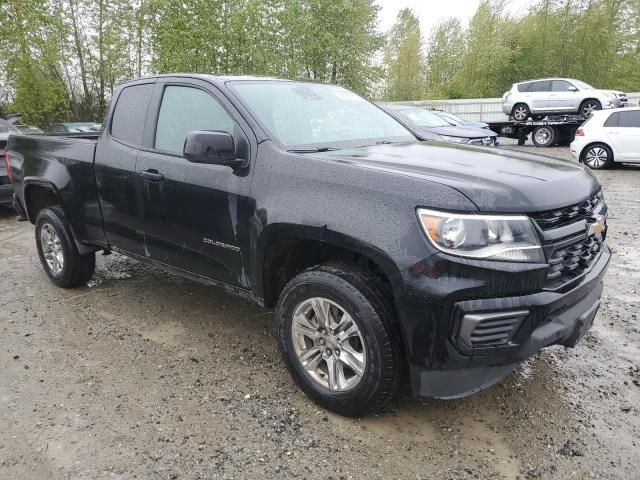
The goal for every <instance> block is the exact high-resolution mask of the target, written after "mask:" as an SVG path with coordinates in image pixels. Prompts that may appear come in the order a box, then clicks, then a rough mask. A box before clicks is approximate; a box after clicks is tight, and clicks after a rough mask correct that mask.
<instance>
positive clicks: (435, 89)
mask: <svg viewBox="0 0 640 480" xmlns="http://www.w3.org/2000/svg"><path fill="white" fill-rule="evenodd" d="M464 49H465V44H464V30H463V28H462V25H461V23H460V20H459V19H457V18H449V19H446V20H444V21H442V22H441V23H439V24H438V25H436V27H435V28H434V30H433V32H432V33H431V35H430V36H429V42H428V50H427V55H426V82H427V85H426V91H427V95H428V96H429V97H431V98H441V97H446V98H452V97H453V98H456V97H459V96H460V95H461V93H460V92H459V89H458V88H457V87H456V84H455V82H454V80H455V77H456V74H457V73H458V71H459V70H460V68H461V67H462V60H463V56H464Z"/></svg>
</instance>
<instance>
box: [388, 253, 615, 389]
mask: <svg viewBox="0 0 640 480" xmlns="http://www.w3.org/2000/svg"><path fill="white" fill-rule="evenodd" d="M609 259H610V253H609V250H608V248H606V246H605V247H604V248H603V250H602V252H601V254H600V256H599V258H598V260H597V261H595V262H594V264H593V265H592V267H591V269H590V270H589V271H588V272H587V273H585V274H584V275H583V276H581V277H580V278H579V279H576V281H575V282H572V283H571V284H569V285H567V286H566V288H563V289H561V291H551V290H545V289H544V281H545V280H544V279H545V276H546V271H547V266H546V264H541V265H536V264H513V263H506V262H502V265H496V263H498V264H500V263H501V262H477V261H471V260H464V259H453V258H451V257H448V256H445V255H441V254H436V255H433V256H432V257H430V258H429V259H426V260H424V261H423V262H419V263H418V264H416V265H414V266H413V267H412V268H410V269H408V270H407V271H405V272H403V281H404V292H405V293H404V295H403V296H402V301H401V302H398V306H397V308H398V313H399V316H400V320H401V322H402V326H403V335H404V341H405V348H406V353H407V357H408V361H409V368H410V374H411V384H412V389H413V392H414V394H415V395H420V396H428V397H435V398H459V397H464V396H466V395H469V394H472V393H475V392H477V391H479V390H482V389H483V388H486V387H488V386H490V385H492V384H494V383H496V382H497V381H499V380H501V379H502V378H503V377H504V376H506V375H507V374H509V373H510V372H511V371H512V370H513V369H514V368H515V367H516V366H517V365H518V364H519V363H520V362H522V361H523V360H525V359H527V358H529V357H531V356H532V355H534V354H536V353H537V352H538V351H539V350H540V349H542V348H544V347H547V346H551V345H564V346H567V347H573V346H574V345H575V344H576V343H577V342H578V341H579V340H580V339H581V338H582V337H583V336H584V334H585V333H586V332H587V331H588V330H589V328H590V327H591V325H592V323H593V320H594V318H595V316H596V313H597V311H598V307H599V305H600V296H601V294H602V289H603V277H604V274H605V271H606V268H607V265H608V263H609ZM492 268H493V269H492ZM532 292H533V293H532ZM487 318H488V319H490V321H494V322H495V323H493V324H487V326H485V327H484V330H482V332H483V333H484V334H486V335H485V336H484V337H482V335H480V337H482V338H480V340H478V339H476V340H478V341H479V343H478V344H473V343H472V342H470V340H469V339H470V336H469V322H470V321H471V322H478V321H484V320H485V319H487ZM507 324H510V325H511V326H512V327H513V328H512V329H511V331H510V332H509V333H508V339H507V340H506V341H504V343H502V344H492V343H491V341H490V342H488V343H484V344H483V343H482V342H483V340H486V339H487V338H488V339H489V340H491V339H492V338H494V337H499V335H501V334H504V330H505V329H504V328H503V327H504V326H505V325H507ZM494 334H495V335H494Z"/></svg>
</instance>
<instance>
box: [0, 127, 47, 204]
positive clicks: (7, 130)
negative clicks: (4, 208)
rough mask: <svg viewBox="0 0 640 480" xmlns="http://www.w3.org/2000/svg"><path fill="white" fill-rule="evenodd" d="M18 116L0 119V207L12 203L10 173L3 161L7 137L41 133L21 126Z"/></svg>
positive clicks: (36, 129) (32, 128)
mask: <svg viewBox="0 0 640 480" xmlns="http://www.w3.org/2000/svg"><path fill="white" fill-rule="evenodd" d="M18 119H19V117H18V116H16V115H12V116H10V117H9V118H8V119H7V118H6V117H5V118H3V119H0V154H2V156H3V159H2V161H0V205H11V203H12V202H13V188H12V187H11V172H10V170H9V166H8V164H7V163H6V160H5V158H4V157H5V148H6V146H7V141H8V139H9V135H12V134H22V135H35V134H40V133H42V130H40V129H39V128H36V127H31V126H28V125H22V124H20V123H13V122H17V121H18Z"/></svg>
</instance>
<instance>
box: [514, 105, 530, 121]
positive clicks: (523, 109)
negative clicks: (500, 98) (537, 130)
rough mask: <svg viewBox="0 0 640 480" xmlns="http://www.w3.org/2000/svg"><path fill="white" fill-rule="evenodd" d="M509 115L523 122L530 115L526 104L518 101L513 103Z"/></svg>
mask: <svg viewBox="0 0 640 480" xmlns="http://www.w3.org/2000/svg"><path fill="white" fill-rule="evenodd" d="M511 116H512V117H513V119H514V120H516V121H518V122H524V121H526V120H527V119H528V118H529V117H530V116H531V111H530V110H529V107H527V105H526V104H524V103H518V104H516V105H514V107H513V110H512V111H511Z"/></svg>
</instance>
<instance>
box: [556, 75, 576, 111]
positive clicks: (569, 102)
mask: <svg viewBox="0 0 640 480" xmlns="http://www.w3.org/2000/svg"><path fill="white" fill-rule="evenodd" d="M578 100H579V95H578V91H577V89H576V87H575V86H573V85H572V84H571V83H569V82H567V81H566V80H552V81H551V93H550V94H549V110H552V111H558V112H576V111H578V106H579V101H578Z"/></svg>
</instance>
